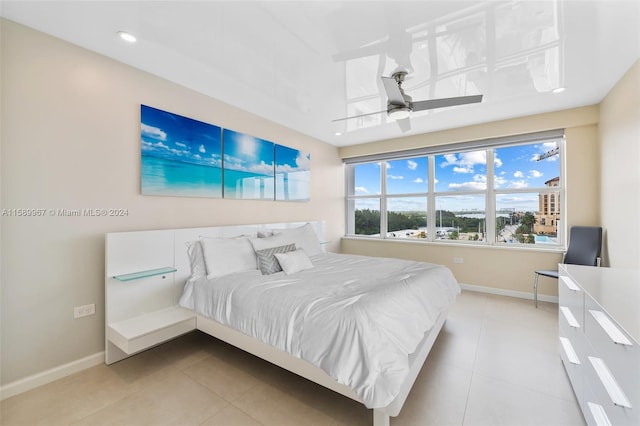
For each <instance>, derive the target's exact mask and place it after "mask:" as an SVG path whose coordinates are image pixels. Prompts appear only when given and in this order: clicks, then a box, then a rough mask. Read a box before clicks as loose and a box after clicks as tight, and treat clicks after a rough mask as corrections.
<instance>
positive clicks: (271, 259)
mask: <svg viewBox="0 0 640 426" xmlns="http://www.w3.org/2000/svg"><path fill="white" fill-rule="evenodd" d="M295 249H296V245H295V244H287V245H284V246H278V247H271V248H267V249H262V250H256V255H257V257H258V268H259V269H260V271H261V272H262V275H271V274H275V273H276V272H280V271H282V268H281V267H280V263H279V262H278V259H276V256H275V254H276V253H288V252H290V251H294V250H295Z"/></svg>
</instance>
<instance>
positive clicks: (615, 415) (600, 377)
mask: <svg viewBox="0 0 640 426" xmlns="http://www.w3.org/2000/svg"><path fill="white" fill-rule="evenodd" d="M583 367H584V368H583V372H584V383H583V397H584V398H585V403H584V406H585V408H586V409H587V410H589V402H591V403H592V404H598V405H600V406H601V407H602V410H603V412H604V413H606V417H607V418H608V419H609V421H610V422H611V424H612V425H629V426H632V425H633V426H637V425H638V424H640V416H639V413H640V412H639V410H638V407H634V406H633V404H631V403H630V402H629V401H628V398H627V395H626V394H625V393H624V391H623V389H622V388H621V387H620V384H619V383H618V382H617V380H618V378H617V377H615V376H614V375H613V373H612V372H611V365H610V364H608V363H607V362H606V361H605V360H603V359H602V358H598V357H591V356H590V357H588V358H587V362H585V365H584V366H583ZM590 408H591V409H593V407H590ZM585 416H586V412H585ZM595 417H597V416H595Z"/></svg>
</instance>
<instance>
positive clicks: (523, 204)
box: [355, 142, 560, 211]
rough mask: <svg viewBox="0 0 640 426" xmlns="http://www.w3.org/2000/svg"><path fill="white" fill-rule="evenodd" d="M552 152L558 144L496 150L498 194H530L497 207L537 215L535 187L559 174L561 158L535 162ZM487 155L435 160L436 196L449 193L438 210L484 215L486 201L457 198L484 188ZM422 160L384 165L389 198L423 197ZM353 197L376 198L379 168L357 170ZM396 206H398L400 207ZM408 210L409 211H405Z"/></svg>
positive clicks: (374, 165) (502, 200) (516, 196)
mask: <svg viewBox="0 0 640 426" xmlns="http://www.w3.org/2000/svg"><path fill="white" fill-rule="evenodd" d="M554 148H556V143H555V142H551V143H540V144H531V145H519V146H513V147H507V148H498V149H496V151H495V159H494V183H495V187H496V189H507V188H508V189H527V188H531V189H532V192H530V193H523V194H509V195H503V196H501V197H499V198H498V208H499V209H500V208H502V207H505V208H515V209H517V210H527V211H535V210H536V209H537V205H538V193H537V192H536V189H537V188H543V187H545V182H546V181H548V180H550V179H553V178H555V177H557V176H559V174H560V162H559V161H558V159H559V156H558V155H555V156H552V157H550V158H548V159H545V160H542V161H537V158H538V156H539V155H540V154H543V153H546V152H549V151H551V150H553V149H554ZM486 161H487V160H486V151H471V152H464V153H457V154H447V155H438V156H436V157H435V186H436V192H449V193H452V194H447V195H448V196H447V197H446V198H445V197H438V198H437V199H436V204H438V208H444V209H446V210H462V209H465V208H466V209H473V208H475V209H479V210H484V197H477V196H473V197H472V196H468V195H467V196H463V195H461V194H460V195H456V194H455V193H460V192H463V191H474V190H484V189H486V186H487V167H486ZM427 168H428V165H427V159H426V157H421V158H412V159H405V160H394V161H389V162H388V163H387V170H386V173H387V183H386V184H387V193H388V194H404V193H407V194H411V193H420V192H423V193H424V192H427V182H428V171H427ZM355 191H356V192H355V193H356V195H374V194H379V193H380V164H378V163H370V164H363V165H359V166H357V167H356V177H355ZM398 205H399V203H396V206H398ZM407 209H410V207H408V206H407Z"/></svg>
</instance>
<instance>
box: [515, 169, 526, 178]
mask: <svg viewBox="0 0 640 426" xmlns="http://www.w3.org/2000/svg"><path fill="white" fill-rule="evenodd" d="M513 177H515V178H521V177H524V173H522V172H521V171H520V170H518V171H516V172H515V173H514V174H513Z"/></svg>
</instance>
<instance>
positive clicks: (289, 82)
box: [0, 0, 640, 146]
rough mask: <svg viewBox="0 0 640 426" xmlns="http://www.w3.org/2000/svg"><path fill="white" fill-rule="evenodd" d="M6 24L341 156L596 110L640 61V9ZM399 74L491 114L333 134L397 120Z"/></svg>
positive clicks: (100, 15) (40, 17) (262, 12)
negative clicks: (246, 114) (473, 100)
mask: <svg viewBox="0 0 640 426" xmlns="http://www.w3.org/2000/svg"><path fill="white" fill-rule="evenodd" d="M0 14H1V15H2V16H3V17H5V18H8V19H11V20H13V21H16V22H19V23H22V24H25V25H27V26H30V27H33V28H35V29H38V30H40V31H43V32H46V33H49V34H51V35H54V36H56V37H60V38H62V39H64V40H67V41H70V42H72V43H75V44H77V45H80V46H82V47H85V48H87V49H90V50H93V51H96V52H99V53H101V54H104V55H106V56H109V57H111V58H114V59H116V60H118V61H121V62H124V63H127V64H130V65H132V66H134V67H137V68H140V69H143V70H146V71H148V72H150V73H153V74H156V75H158V76H160V77H163V78H166V79H168V80H171V81H174V82H176V83H179V84H181V85H183V86H186V87H189V88H191V89H194V90H196V91H198V92H201V93H204V94H206V95H209V96H211V97H213V98H216V99H219V100H222V101H224V102H226V103H229V104H232V105H234V106H237V107H239V108H242V109H244V110H246V111H250V112H252V113H254V114H257V115H259V116H262V117H264V118H267V119H269V120H272V121H274V122H277V123H280V124H282V125H285V126H287V127H290V128H293V129H295V130H297V131H299V132H301V133H304V134H307V135H310V136H313V137H316V138H318V139H320V140H323V141H326V142H328V143H331V144H334V145H337V146H344V145H352V144H357V143H363V142H369V141H375V140H381V139H388V138H394V137H399V136H403V135H408V134H415V133H424V132H431V131H436V130H442V129H447V128H452V127H460V126H465V125H470V124H476V123H483V122H489V121H495V120H501V119H505V118H511V117H518V116H525V115H531V114H536V113H542V112H549V111H557V110H562V109H567V108H573V107H578V106H583V105H591V104H595V103H598V102H600V101H601V100H602V98H603V97H604V96H605V95H606V94H607V92H608V91H609V90H610V89H611V88H612V87H613V85H614V84H615V83H616V81H618V80H619V79H620V78H621V77H622V75H623V74H624V73H625V72H626V71H627V70H628V69H629V68H630V67H631V65H632V64H633V63H634V62H635V61H636V60H637V59H638V58H640V2H639V1H638V0H623V1H617V0H598V1H596V0H581V1H576V0H574V1H568V0H558V1H551V0H545V1H455V0H446V1H438V0H421V1H398V0H395V1H378V2H368V1H233V2H222V1H196V2H184V1H163V2H153V1H122V2H120V1H119V2H109V1H103V2H100V1H42V2H36V1H5V0H3V1H2V3H1V6H0ZM120 30H125V31H128V32H130V33H132V34H134V35H135V36H136V37H137V38H138V41H137V43H135V44H127V43H125V42H123V41H122V40H120V39H119V38H118V37H117V36H116V32H117V31H120ZM397 69H405V70H408V71H409V77H408V79H407V81H406V82H405V84H404V89H405V91H406V92H407V94H409V95H411V96H412V97H413V99H414V101H417V100H423V99H433V98H441V97H453V96H460V95H473V94H483V95H484V99H483V102H482V103H481V104H473V105H464V106H457V107H452V108H443V109H438V110H431V111H423V112H417V113H413V115H412V117H411V127H412V128H411V130H410V131H409V132H402V131H401V130H400V128H399V126H398V124H397V123H395V122H394V121H393V120H391V119H389V118H388V117H387V116H386V113H382V114H376V115H369V116H366V117H363V118H361V119H350V120H345V121H339V122H333V120H334V119H337V118H341V117H346V116H352V115H358V114H364V113H369V112H375V111H383V110H386V94H385V92H384V89H383V86H382V83H381V81H380V76H382V75H385V76H389V75H390V74H391V73H392V72H393V71H394V70H397ZM561 86H562V87H566V90H565V91H564V92H563V93H558V94H556V93H552V89H554V88H557V87H561ZM336 132H341V133H342V134H341V135H336Z"/></svg>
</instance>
